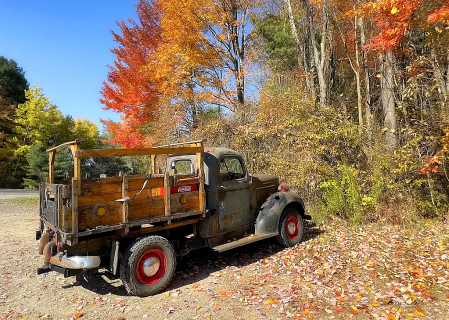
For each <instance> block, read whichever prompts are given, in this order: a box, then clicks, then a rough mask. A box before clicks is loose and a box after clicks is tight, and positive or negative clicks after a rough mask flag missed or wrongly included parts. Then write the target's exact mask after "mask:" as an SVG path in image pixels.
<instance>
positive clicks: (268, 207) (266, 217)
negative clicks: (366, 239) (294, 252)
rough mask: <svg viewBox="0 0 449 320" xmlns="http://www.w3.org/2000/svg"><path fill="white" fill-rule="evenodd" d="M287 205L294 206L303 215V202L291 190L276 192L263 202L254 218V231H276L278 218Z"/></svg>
mask: <svg viewBox="0 0 449 320" xmlns="http://www.w3.org/2000/svg"><path fill="white" fill-rule="evenodd" d="M287 206H294V207H295V208H296V209H298V211H299V213H300V214H301V215H302V216H304V214H305V210H304V202H303V201H302V199H301V198H300V197H299V196H298V195H297V194H294V193H291V192H277V193H274V194H272V195H271V196H270V197H268V199H267V200H266V201H265V202H264V204H263V205H262V207H261V212H260V213H259V215H258V217H257V220H256V226H255V227H256V233H272V232H277V230H278V226H279V219H280V216H281V214H282V212H283V211H284V209H285V208H286V207H287Z"/></svg>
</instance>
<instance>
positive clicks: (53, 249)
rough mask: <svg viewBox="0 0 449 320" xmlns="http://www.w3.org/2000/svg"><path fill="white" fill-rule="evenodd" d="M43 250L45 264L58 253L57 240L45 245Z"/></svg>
mask: <svg viewBox="0 0 449 320" xmlns="http://www.w3.org/2000/svg"><path fill="white" fill-rule="evenodd" d="M43 251H44V264H49V263H50V258H51V257H53V256H55V255H56V254H57V253H58V246H57V245H56V242H54V241H51V242H49V243H47V244H46V245H45V247H44V250H43Z"/></svg>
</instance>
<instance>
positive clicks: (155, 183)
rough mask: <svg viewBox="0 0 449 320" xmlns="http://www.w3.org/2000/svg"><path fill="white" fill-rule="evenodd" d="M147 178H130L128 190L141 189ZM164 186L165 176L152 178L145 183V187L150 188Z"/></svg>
mask: <svg viewBox="0 0 449 320" xmlns="http://www.w3.org/2000/svg"><path fill="white" fill-rule="evenodd" d="M144 182H145V179H140V180H130V181H129V182H128V190H130V191H131V190H140V189H142V186H143V183H144ZM163 187H164V178H162V177H161V178H150V179H148V181H147V184H146V185H145V189H148V188H163Z"/></svg>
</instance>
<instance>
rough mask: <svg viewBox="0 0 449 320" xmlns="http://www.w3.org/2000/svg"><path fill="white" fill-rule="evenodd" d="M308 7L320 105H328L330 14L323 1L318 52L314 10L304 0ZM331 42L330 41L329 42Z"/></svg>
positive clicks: (308, 0)
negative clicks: (327, 53)
mask: <svg viewBox="0 0 449 320" xmlns="http://www.w3.org/2000/svg"><path fill="white" fill-rule="evenodd" d="M304 3H305V7H306V15H307V17H308V23H309V30H310V34H309V37H310V39H311V44H312V51H313V52H312V53H313V62H314V64H315V67H316V70H317V75H318V85H319V88H320V103H321V104H322V105H326V104H327V103H328V102H329V85H328V82H327V77H326V71H327V70H328V69H329V68H328V64H329V61H330V54H329V55H326V51H328V52H329V50H330V45H328V44H327V40H328V37H329V36H330V34H331V33H332V31H331V30H330V26H329V12H328V6H327V0H323V1H322V5H323V24H322V27H321V41H320V43H319V46H320V50H319V51H318V48H317V45H318V44H317V43H316V40H315V32H314V25H313V23H314V22H313V8H312V4H311V3H310V0H304ZM329 42H330V41H329Z"/></svg>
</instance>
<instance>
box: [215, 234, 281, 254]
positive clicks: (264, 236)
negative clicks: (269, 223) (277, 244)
mask: <svg viewBox="0 0 449 320" xmlns="http://www.w3.org/2000/svg"><path fill="white" fill-rule="evenodd" d="M277 235H278V233H277V232H274V233H259V234H253V235H251V236H248V237H245V238H242V239H239V240H235V241H232V242H228V243H225V244H222V245H220V246H216V247H213V248H212V249H213V250H215V251H218V252H223V251H228V250H231V249H234V248H238V247H241V246H244V245H246V244H249V243H253V242H256V241H260V240H263V239H267V238H271V237H274V236H277Z"/></svg>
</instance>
